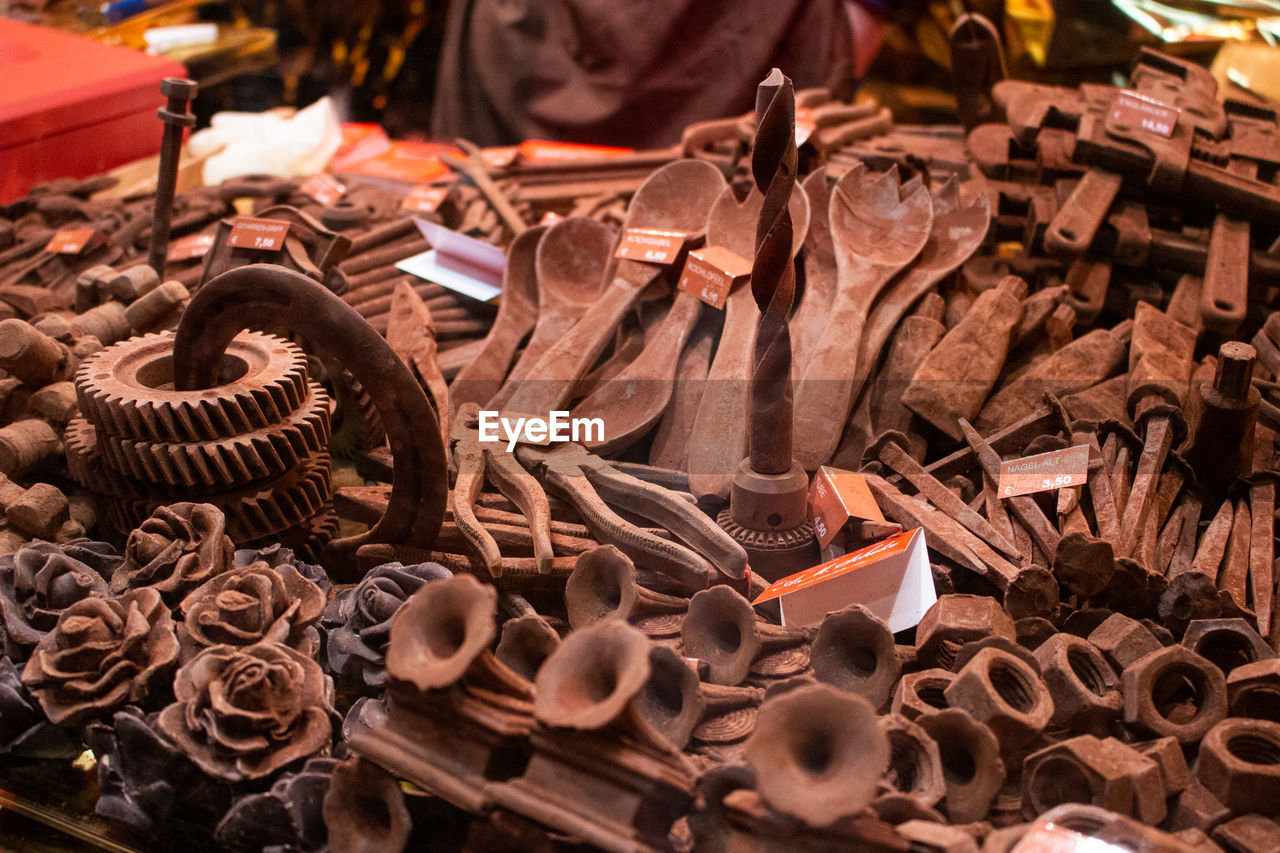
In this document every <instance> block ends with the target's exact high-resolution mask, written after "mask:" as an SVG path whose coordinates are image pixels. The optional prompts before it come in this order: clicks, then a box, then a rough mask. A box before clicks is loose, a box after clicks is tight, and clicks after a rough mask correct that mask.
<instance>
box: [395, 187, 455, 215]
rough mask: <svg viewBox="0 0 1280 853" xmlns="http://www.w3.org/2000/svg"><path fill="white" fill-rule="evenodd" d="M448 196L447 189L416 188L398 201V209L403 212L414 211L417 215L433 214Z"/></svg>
mask: <svg viewBox="0 0 1280 853" xmlns="http://www.w3.org/2000/svg"><path fill="white" fill-rule="evenodd" d="M448 195H449V188H448V187H428V186H416V187H414V188H413V189H411V190H409V194H408V195H407V196H405V197H404V198H403V199H401V200H400V207H401V208H403V209H404V210H416V211H417V212H419V213H435V212H436V210H437V209H439V207H440V204H441V202H443V201H444V200H445V197H446V196H448Z"/></svg>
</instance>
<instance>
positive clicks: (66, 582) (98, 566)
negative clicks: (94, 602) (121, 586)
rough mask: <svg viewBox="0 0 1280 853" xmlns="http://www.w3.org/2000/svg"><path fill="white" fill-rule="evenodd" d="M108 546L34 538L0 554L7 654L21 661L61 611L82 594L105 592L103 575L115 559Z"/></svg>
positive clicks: (1, 608)
mask: <svg viewBox="0 0 1280 853" xmlns="http://www.w3.org/2000/svg"><path fill="white" fill-rule="evenodd" d="M110 548H111V546H110V545H106V544H105V543H101V542H88V541H87V540H78V541H77V542H74V543H71V544H69V545H67V546H59V545H55V544H53V543H52V542H40V541H36V542H31V543H28V544H27V545H24V546H23V547H21V548H19V549H18V550H17V551H15V552H14V553H12V554H6V555H5V556H3V557H0V624H2V625H3V629H4V630H3V633H2V634H0V639H3V643H0V647H2V648H3V650H4V653H5V654H6V655H8V656H9V657H10V658H12V659H13V660H25V659H26V657H27V654H28V652H30V651H31V647H32V646H34V645H35V644H36V643H38V642H40V640H41V639H42V638H43V637H44V635H45V634H47V633H49V632H50V631H52V630H53V626H54V625H56V624H57V622H58V617H59V616H61V615H62V611H64V610H66V609H67V608H68V607H70V606H71V605H72V604H75V603H76V602H77V601H80V600H81V599H84V598H90V597H94V596H96V597H100V598H105V597H106V596H107V594H108V592H107V578H108V577H110V571H111V569H112V568H114V566H115V564H118V563H119V562H120V559H119V558H118V557H111V556H109V554H110ZM82 556H83V557H85V558H86V559H87V560H88V562H85V561H83V560H81V559H78V557H82Z"/></svg>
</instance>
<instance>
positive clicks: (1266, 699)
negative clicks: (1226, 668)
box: [1227, 658, 1280, 723]
mask: <svg viewBox="0 0 1280 853" xmlns="http://www.w3.org/2000/svg"><path fill="white" fill-rule="evenodd" d="M1227 707H1228V708H1229V709H1230V714H1231V716H1233V717H1252V718H1253V719H1256V720H1270V721H1271V722H1273V723H1280V658H1271V659H1269V660H1260V661H1258V662H1257V663H1247V664H1245V665H1244V666H1238V667H1236V668H1235V669H1233V670H1231V674H1230V675H1228V676H1227Z"/></svg>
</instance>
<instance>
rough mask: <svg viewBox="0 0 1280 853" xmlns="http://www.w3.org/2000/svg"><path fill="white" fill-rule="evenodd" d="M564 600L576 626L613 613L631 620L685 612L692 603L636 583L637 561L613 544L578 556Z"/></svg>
mask: <svg viewBox="0 0 1280 853" xmlns="http://www.w3.org/2000/svg"><path fill="white" fill-rule="evenodd" d="M564 601H565V607H566V608H567V610H568V611H569V624H570V625H571V626H573V627H574V628H581V627H583V626H586V625H592V624H594V623H596V622H599V621H600V620H602V619H607V618H609V617H611V616H617V617H619V618H621V619H626V620H630V619H632V618H633V617H640V616H646V615H650V614H656V613H683V612H684V611H685V609H686V608H687V607H688V606H689V600H688V599H687V598H680V597H677V596H674V595H663V594H661V593H657V592H653V591H652V590H649V589H645V588H644V587H642V586H640V584H638V583H636V567H635V564H634V563H633V562H631V558H630V557H628V556H627V555H626V554H624V553H622V552H621V551H619V550H618V549H617V548H615V547H613V546H612V545H602V546H600V547H599V548H592V549H591V550H590V551H586V552H584V553H583V554H582V555H581V556H579V557H578V562H577V564H576V565H575V566H574V568H573V573H572V574H571V575H569V581H568V583H567V584H566V585H565V590H564Z"/></svg>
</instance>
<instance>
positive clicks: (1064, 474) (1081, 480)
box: [999, 444, 1089, 498]
mask: <svg viewBox="0 0 1280 853" xmlns="http://www.w3.org/2000/svg"><path fill="white" fill-rule="evenodd" d="M1088 478H1089V446H1088V445H1086V444H1078V445H1076V446H1074V447H1067V448H1064V449H1062V450H1053V451H1050V452H1049V453H1040V454H1037V455H1036V456H1024V457H1023V458H1021V459H1011V460H1009V461H1008V462H1001V463H1000V486H999V489H1000V497H1002V498H1012V497H1017V496H1018V495H1029V494H1032V493H1033V492H1048V491H1053V490H1054V489H1065V488H1068V487H1070V486H1083V485H1084V484H1085V481H1086V480H1088Z"/></svg>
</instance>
